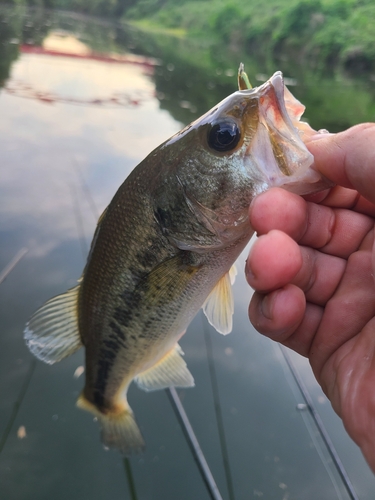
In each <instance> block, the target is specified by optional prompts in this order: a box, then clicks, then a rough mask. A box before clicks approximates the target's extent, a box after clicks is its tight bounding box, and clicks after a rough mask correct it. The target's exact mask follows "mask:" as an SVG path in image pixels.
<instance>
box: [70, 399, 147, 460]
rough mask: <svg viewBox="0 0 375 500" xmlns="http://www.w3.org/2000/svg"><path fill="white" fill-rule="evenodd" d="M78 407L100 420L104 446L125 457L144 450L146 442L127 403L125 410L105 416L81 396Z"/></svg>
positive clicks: (124, 405)
mask: <svg viewBox="0 0 375 500" xmlns="http://www.w3.org/2000/svg"><path fill="white" fill-rule="evenodd" d="M77 406H78V407H79V408H81V409H83V410H87V411H90V412H91V413H93V414H94V415H95V416H96V417H97V418H98V420H99V422H100V425H101V430H102V432H101V439H102V443H103V444H104V446H108V448H116V449H117V450H119V451H120V452H121V453H123V454H124V455H131V454H133V453H140V452H141V451H143V450H144V447H145V442H144V440H143V437H142V434H141V431H140V430H139V427H138V425H137V423H136V421H135V419H134V415H133V412H132V410H131V408H130V406H129V405H128V404H127V403H124V404H123V408H122V409H121V410H120V411H116V413H107V414H106V415H105V414H103V413H101V412H100V411H99V410H98V409H97V408H96V407H95V406H94V405H93V404H92V403H90V402H89V401H87V399H86V398H85V396H84V395H83V394H81V395H80V397H79V398H78V401H77Z"/></svg>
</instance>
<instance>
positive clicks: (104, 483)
mask: <svg viewBox="0 0 375 500" xmlns="http://www.w3.org/2000/svg"><path fill="white" fill-rule="evenodd" d="M374 22H375V5H374V3H373V1H370V0H367V1H366V0H321V1H319V0H288V1H286V0H268V1H267V2H264V1H260V0H247V1H246V2H243V1H242V2H240V1H239V0H238V1H237V0H233V1H225V0H211V1H208V0H206V1H204V0H201V1H199V2H198V1H196V2H192V1H182V0H174V1H173V0H169V1H168V0H165V1H162V0H140V1H136V0H129V1H126V0H107V1H104V0H102V1H96V0H82V1H79V0H46V1H44V2H43V1H31V2H25V1H22V0H17V1H14V2H13V3H12V2H10V3H9V2H8V3H3V2H1V1H0V210H1V214H2V215H1V219H0V498H1V499H4V500H13V499H17V500H35V499H38V500H44V499H47V498H48V499H50V498H53V499H57V500H59V499H66V498H71V499H73V500H75V499H80V500H82V499H83V500H86V499H90V500H102V499H112V498H125V499H129V500H134V499H138V500H149V499H150V500H151V499H152V500H153V499H155V500H159V499H164V500H169V499H170V500H185V499H186V500H191V499H196V498H199V499H206V498H207V499H209V498H215V497H213V496H212V492H211V493H210V491H209V488H207V485H206V483H205V481H204V479H203V477H202V474H201V473H200V470H199V468H198V467H197V464H196V461H195V459H194V455H193V454H192V452H191V449H190V447H189V444H188V441H187V438H186V436H185V434H184V431H183V428H182V426H181V424H180V421H179V419H178V418H177V417H176V415H175V412H174V410H173V405H171V402H170V399H169V398H168V394H167V393H166V392H165V391H159V392H155V393H149V394H146V393H143V392H142V391H140V390H138V389H137V388H135V387H133V386H132V387H131V390H130V393H129V401H130V404H131V406H132V408H133V410H134V412H135V414H136V417H137V420H138V421H139V423H140V427H141V429H142V432H143V434H144V436H145V440H146V444H147V449H146V451H145V453H144V454H142V455H140V456H134V457H131V458H130V459H124V458H123V457H121V456H120V455H119V454H118V453H116V452H113V451H106V450H104V449H103V447H102V445H101V444H100V440H99V429H98V425H97V423H96V422H95V421H94V420H95V419H93V418H92V416H90V415H89V414H87V413H84V412H81V411H79V410H78V409H76V408H75V401H76V399H77V396H78V394H79V393H80V391H81V389H82V386H83V377H84V375H83V364H84V361H83V352H78V353H76V354H75V355H74V356H72V357H71V358H68V359H66V360H64V361H63V362H61V363H59V364H57V365H54V366H47V365H44V364H43V363H41V362H39V361H36V360H34V359H33V357H32V356H31V354H30V353H29V352H28V350H27V348H26V346H25V345H24V341H23V333H22V332H23V328H24V325H25V323H26V321H27V320H28V318H29V316H30V315H31V314H32V312H33V311H34V310H35V309H37V308H38V307H39V306H40V305H41V304H42V303H43V302H44V301H45V300H47V299H48V298H49V297H51V296H52V295H54V294H57V293H61V292H63V291H65V290H66V289H67V288H68V287H71V286H74V284H75V283H76V280H77V278H78V277H79V276H80V274H81V272H82V269H83V266H84V263H85V260H86V256H87V252H88V248H89V244H90V241H91V237H92V234H93V231H94V229H95V225H96V221H97V218H98V217H99V215H100V213H101V212H102V211H103V210H104V208H105V207H106V206H107V205H108V203H109V202H110V200H111V198H112V197H113V195H114V193H115V192H116V190H117V188H118V187H119V186H120V184H121V183H122V182H123V181H124V179H125V178H126V177H127V175H128V174H129V173H130V171H131V170H132V169H133V168H134V167H135V166H136V165H137V164H138V163H139V162H140V161H141V160H142V159H143V158H144V157H145V156H146V155H147V154H148V153H149V152H151V151H152V150H153V149H154V148H155V147H157V146H158V145H159V144H161V143H162V142H163V141H165V140H166V139H168V138H169V137H170V136H171V135H173V134H174V133H175V132H177V131H178V130H179V129H181V128H182V127H183V126H185V125H186V124H188V123H189V122H191V121H192V120H194V119H195V118H197V117H198V116H200V115H201V114H203V113H205V112H206V111H207V110H208V109H210V108H211V107H212V106H214V105H215V104H216V103H217V102H219V101H220V100H221V99H223V98H224V97H226V96H227V95H228V94H230V93H232V92H234V91H235V90H236V88H237V69H238V66H239V63H240V62H241V61H242V62H243V63H244V64H245V69H246V71H247V73H248V75H249V77H250V80H251V82H252V83H253V85H254V86H255V85H258V84H260V83H262V82H264V81H265V80H267V79H268V78H269V76H271V75H272V73H273V72H274V71H277V70H281V71H282V72H283V74H284V77H285V82H286V84H287V85H288V87H289V89H290V90H291V91H292V93H293V94H294V95H295V96H296V97H297V98H298V99H300V100H301V101H302V102H303V104H304V105H305V106H306V112H305V115H304V119H305V120H306V121H308V122H309V123H310V124H311V125H312V126H313V127H314V128H316V129H321V128H325V129H328V130H329V131H330V132H336V131H340V130H343V129H345V128H347V127H350V126H351V125H354V124H355V123H360V122H363V121H374V114H375V96H374V81H375V41H374V33H373V26H374ZM245 256H246V252H245V254H244V255H243V256H242V257H241V258H240V259H239V263H238V266H237V267H238V269H239V274H238V276H237V281H236V284H235V286H234V290H235V317H234V329H233V332H232V333H231V334H230V335H229V336H227V337H223V336H220V335H219V334H218V333H217V332H216V331H214V330H213V329H212V328H211V326H209V325H208V323H207V322H206V320H205V318H204V317H203V315H202V314H199V315H198V316H197V317H196V318H195V320H194V321H193V322H192V324H191V325H190V327H189V329H188V332H187V334H186V335H185V336H184V337H183V339H182V342H181V345H182V347H183V349H184V351H185V360H186V362H187V364H188V366H189V368H190V370H191V372H192V374H193V375H194V378H195V381H196V387H195V388H193V389H190V390H184V391H182V390H179V391H178V394H179V397H180V399H181V401H182V403H183V406H184V408H185V411H186V413H187V416H188V418H189V420H190V423H191V425H192V427H193V429H194V432H195V434H196V437H197V439H198V442H199V444H200V446H201V448H202V451H203V453H204V455H205V457H206V460H207V463H208V466H209V468H210V469H211V472H212V475H213V477H214V479H215V481H216V483H217V486H218V489H219V492H220V497H221V498H224V499H228V500H242V499H253V498H254V499H257V498H263V499H267V500H269V499H272V500H273V499H280V500H292V499H293V500H312V499H316V498H319V499H321V500H332V499H336V498H337V499H344V500H346V499H353V498H359V499H361V500H365V499H366V500H367V499H368V500H370V499H373V498H374V493H373V492H374V491H375V479H374V476H373V474H372V472H371V471H370V469H369V468H368V466H367V464H366V463H365V461H364V459H363V457H362V455H361V453H360V452H359V450H358V448H357V447H356V445H354V443H353V442H352V441H351V440H350V438H349V437H348V436H347V434H346V432H345V430H344V429H343V426H342V423H341V421H340V419H339V418H338V417H337V416H336V415H335V414H334V413H333V411H332V409H331V406H330V403H329V402H328V401H327V400H326V398H325V396H324V395H323V393H322V391H321V389H320V388H319V387H318V385H317V384H316V382H315V380H314V378H313V376H312V374H311V370H310V367H309V365H308V363H307V361H306V360H305V359H303V358H301V357H299V356H297V355H295V354H293V353H289V357H288V358H287V359H286V358H285V351H282V350H281V349H280V348H279V346H278V345H276V344H274V343H272V342H271V341H269V340H267V339H265V338H263V337H261V336H260V335H259V334H257V333H256V332H255V330H254V329H253V328H252V326H251V325H250V323H249V320H248V317H247V307H248V303H249V300H250V297H251V290H250V289H249V287H248V286H247V284H246V282H245V279H244V277H243V273H242V269H243V266H244V261H245ZM315 412H316V413H315ZM322 425H323V426H324V428H325V430H326V432H327V435H328V437H329V443H328V445H327V442H326V440H325V439H324V438H322ZM323 432H324V431H323ZM333 449H335V450H336V452H337V456H338V458H339V461H340V462H341V464H342V468H341V469H340V468H339V466H338V465H337V463H336V462H335V460H334V459H333V458H332V457H334V456H335V455H334V452H333ZM216 498H219V497H216Z"/></svg>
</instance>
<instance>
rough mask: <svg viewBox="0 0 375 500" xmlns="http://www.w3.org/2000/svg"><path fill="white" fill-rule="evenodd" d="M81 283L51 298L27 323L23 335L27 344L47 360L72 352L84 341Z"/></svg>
mask: <svg viewBox="0 0 375 500" xmlns="http://www.w3.org/2000/svg"><path fill="white" fill-rule="evenodd" d="M79 286H80V285H77V286H75V287H74V288H71V289H70V290H68V291H67V292H65V293H62V294H61V295H57V296H56V297H53V298H52V299H50V300H48V301H47V302H46V303H45V304H43V305H42V307H40V308H39V309H38V310H37V311H36V312H35V313H34V314H33V315H32V316H31V318H30V320H29V322H28V323H27V324H26V327H25V330H24V339H25V341H26V344H27V346H28V348H29V349H30V351H31V352H32V353H33V354H34V355H35V356H36V357H37V358H39V359H41V360H42V361H44V362H46V363H48V364H53V363H56V361H60V360H61V359H63V358H65V357H67V356H69V355H70V354H73V352H75V351H76V350H77V349H79V348H80V347H81V345H82V342H81V338H80V335H79V329H78V293H79Z"/></svg>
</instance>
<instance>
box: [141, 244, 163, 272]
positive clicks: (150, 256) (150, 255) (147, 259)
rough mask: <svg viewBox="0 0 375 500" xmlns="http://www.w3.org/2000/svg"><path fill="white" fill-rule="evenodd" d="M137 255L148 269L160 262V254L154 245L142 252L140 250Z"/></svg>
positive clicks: (142, 264)
mask: <svg viewBox="0 0 375 500" xmlns="http://www.w3.org/2000/svg"><path fill="white" fill-rule="evenodd" d="M136 257H137V260H138V262H139V263H140V265H141V266H142V267H145V268H146V269H147V268H150V267H152V266H154V265H155V264H157V262H158V255H157V253H156V252H155V249H154V248H152V247H151V248H147V249H145V250H143V251H142V252H138V253H137V255H136Z"/></svg>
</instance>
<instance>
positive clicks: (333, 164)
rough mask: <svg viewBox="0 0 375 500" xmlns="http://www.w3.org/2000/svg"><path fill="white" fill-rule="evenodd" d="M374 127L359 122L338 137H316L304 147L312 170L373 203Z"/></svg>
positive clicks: (374, 166) (374, 172) (374, 192)
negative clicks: (308, 153)
mask: <svg viewBox="0 0 375 500" xmlns="http://www.w3.org/2000/svg"><path fill="white" fill-rule="evenodd" d="M374 142H375V124H374V123H363V124H360V125H356V126H355V127H352V128H350V129H348V130H346V131H345V132H341V133H339V134H329V135H328V134H327V135H324V134H320V135H317V136H315V137H314V139H313V140H312V141H310V142H308V143H307V144H306V145H307V147H308V149H309V150H310V152H311V153H312V154H313V155H314V165H315V168H316V169H317V170H318V171H319V172H321V173H322V174H323V175H324V176H326V177H327V178H328V179H330V180H332V181H333V182H335V183H337V184H339V185H340V186H343V187H347V188H352V189H355V190H357V191H358V192H359V193H361V194H362V195H363V196H364V197H365V198H367V199H368V200H369V201H371V202H372V203H375V150H374V146H373V145H374Z"/></svg>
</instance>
